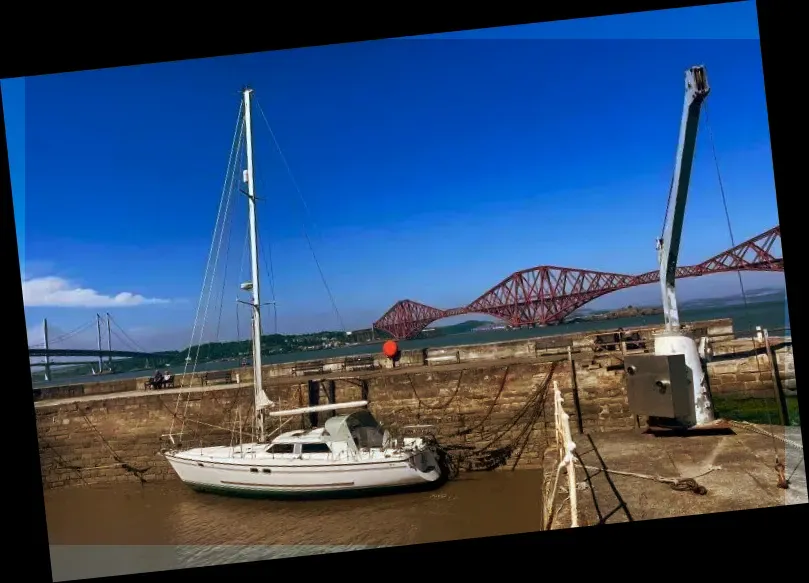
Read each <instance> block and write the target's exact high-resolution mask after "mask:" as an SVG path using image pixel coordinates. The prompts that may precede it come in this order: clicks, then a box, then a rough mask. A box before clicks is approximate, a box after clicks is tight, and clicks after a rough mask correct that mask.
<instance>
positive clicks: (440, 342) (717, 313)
mask: <svg viewBox="0 0 809 583" xmlns="http://www.w3.org/2000/svg"><path fill="white" fill-rule="evenodd" d="M680 318H681V320H683V321H686V322H688V321H692V322H693V321H700V320H714V319H717V318H733V322H734V327H735V328H736V330H737V331H738V333H739V334H741V335H746V336H747V335H749V333H747V334H744V333H743V332H742V331H743V330H744V329H752V328H754V327H755V326H761V327H763V328H768V329H770V330H772V333H773V334H774V335H778V334H783V331H782V329H783V328H788V327H789V316H788V314H787V311H786V304H784V303H781V302H766V303H764V302H762V303H752V304H749V305H748V307H747V308H745V307H744V306H723V307H718V308H708V309H701V310H691V311H686V310H684V311H683V312H682V313H681V315H680ZM662 321H663V316H662V315H656V316H648V317H644V318H619V319H616V320H607V321H602V322H578V323H574V324H564V325H561V326H550V327H547V328H525V329H517V330H491V331H488V332H470V333H467V334H455V335H452V336H443V337H441V338H428V339H422V340H405V341H402V342H399V346H400V347H401V349H402V350H411V349H419V348H429V347H439V346H452V345H462V344H484V343H486V342H503V341H507V340H519V339H521V338H532V337H541V336H550V335H558V334H571V333H576V332H586V331H591V330H606V329H615V328H618V327H622V328H632V327H636V326H648V325H652V324H660V323H662ZM381 351H382V343H381V342H380V343H378V344H364V345H362V346H346V347H342V348H335V349H331V350H312V351H307V352H298V353H291V354H279V355H273V356H269V357H267V356H265V357H263V358H262V362H263V363H264V364H273V363H278V362H293V361H296V360H318V359H322V358H333V357H339V356H349V355H352V354H363V353H365V354H368V353H373V352H381ZM238 366H239V363H238V362H209V363H199V364H197V370H198V371H206V370H221V369H228V368H238ZM161 368H162V367H161ZM152 372H154V371H153V370H148V371H136V372H129V373H122V374H117V375H104V377H103V378H104V380H105V381H107V380H115V379H127V378H135V377H142V376H148V375H149V374H151V373H152ZM172 372H173V373H175V374H180V373H182V372H183V367H173V368H172ZM90 380H97V377H92V376H82V377H75V378H60V379H57V380H56V381H53V382H50V383H46V382H38V383H35V384H34V386H36V387H47V386H55V385H61V384H66V383H70V382H88V381H90Z"/></svg>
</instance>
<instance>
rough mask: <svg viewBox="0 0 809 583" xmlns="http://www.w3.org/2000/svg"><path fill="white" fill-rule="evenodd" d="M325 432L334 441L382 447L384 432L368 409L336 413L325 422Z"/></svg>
mask: <svg viewBox="0 0 809 583" xmlns="http://www.w3.org/2000/svg"><path fill="white" fill-rule="evenodd" d="M325 429H326V433H328V434H329V438H330V439H332V440H335V441H349V442H352V441H353V442H354V443H355V444H356V445H357V447H360V448H364V447H382V445H383V443H384V441H385V434H384V431H383V430H382V427H381V426H380V425H379V422H378V421H377V420H376V419H375V418H374V416H373V415H371V413H370V412H369V411H368V410H365V409H364V410H361V411H355V412H353V413H351V414H350V415H337V416H335V417H332V418H331V419H328V420H327V421H326V423H325Z"/></svg>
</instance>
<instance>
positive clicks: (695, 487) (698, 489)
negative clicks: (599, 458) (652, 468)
mask: <svg viewBox="0 0 809 583" xmlns="http://www.w3.org/2000/svg"><path fill="white" fill-rule="evenodd" d="M575 463H576V464H577V465H579V466H581V467H582V468H585V469H587V470H592V471H595V472H607V473H608V474H615V475H618V476H627V477H631V478H641V479H643V480H651V481H653V482H659V483H661V484H669V485H670V486H671V489H672V490H677V491H680V492H684V491H691V492H693V493H694V494H699V495H700V496H704V495H705V494H707V493H708V489H707V488H705V487H704V486H700V485H699V484H698V483H697V481H696V478H701V477H702V476H705V475H707V474H710V473H711V472H713V471H716V470H721V469H722V466H711V467H710V468H708V469H707V470H706V471H704V472H702V473H701V474H697V475H696V476H693V477H691V478H667V477H664V476H653V475H651V474H638V473H635V472H622V471H619V470H609V469H606V468H600V467H596V466H588V465H585V464H582V463H581V462H580V461H578V460H576V462H575Z"/></svg>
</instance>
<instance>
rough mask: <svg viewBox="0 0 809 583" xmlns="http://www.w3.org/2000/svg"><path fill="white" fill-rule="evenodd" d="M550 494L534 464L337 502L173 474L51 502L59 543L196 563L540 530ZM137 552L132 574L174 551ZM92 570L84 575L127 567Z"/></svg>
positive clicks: (160, 564)
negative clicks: (261, 493)
mask: <svg viewBox="0 0 809 583" xmlns="http://www.w3.org/2000/svg"><path fill="white" fill-rule="evenodd" d="M541 492H542V473H541V472H539V471H530V470H520V471H516V472H511V471H498V472H485V473H483V472H481V473H473V474H463V475H462V476H461V477H460V478H458V479H457V480H455V481H453V482H450V483H448V484H446V485H445V486H444V487H443V488H441V489H439V490H436V491H432V492H422V493H408V494H393V495H388V496H381V497H372V498H362V499H356V500H337V501H333V500H332V501H329V500H318V501H303V500H299V501H274V500H251V499H240V498H229V497H224V496H217V495H213V494H200V493H196V492H193V491H192V490H190V489H188V488H187V487H186V486H184V485H183V484H182V483H180V482H173V481H172V482H165V483H153V484H146V485H145V486H143V487H141V486H140V485H138V484H122V485H115V486H106V487H76V488H65V489H59V490H48V491H46V492H45V509H46V513H47V520H48V534H49V538H50V543H51V545H84V546H85V547H84V548H85V549H93V547H92V545H105V546H107V547H110V548H112V546H115V545H126V546H127V548H129V549H133V548H135V549H138V548H143V546H144V545H146V546H154V545H168V546H169V547H171V549H172V550H171V555H172V556H171V561H174V565H173V566H175V567H182V566H186V567H190V566H203V565H210V564H218V563H222V562H230V561H234V560H251V559H256V558H268V557H269V556H289V555H295V554H310V553H312V552H326V551H328V550H332V551H333V550H342V549H352V548H353V549H358V548H367V547H378V546H387V545H406V544H414V543H425V542H436V541H444V540H456V539H461V538H469V537H480V536H494V535H500V534H513V533H520V532H530V531H536V530H539V529H540V525H541V520H542V510H541V504H542V500H541ZM222 545H227V546H225V547H222ZM237 546H238V548H236V547H237ZM319 546H328V547H331V549H319V550H318V547H319ZM268 547H273V549H275V550H276V552H275V553H273V552H272V551H273V549H268ZM268 551H269V552H268ZM118 552H121V551H120V549H119V551H118ZM131 554H132V552H131V551H130V555H131ZM136 555H137V556H136V557H135V558H132V557H130V559H129V563H130V566H129V567H128V569H127V570H128V572H132V571H133V570H134V571H145V570H153V569H163V568H170V567H171V566H172V565H167V564H166V557H165V556H162V557H156V556H155V554H154V553H151V554H148V553H147V554H144V553H143V552H137V553H136ZM164 555H165V553H164ZM92 556H97V557H98V560H99V561H103V560H105V557H106V559H109V558H110V556H111V555H109V554H106V553H103V552H101V553H98V552H96V553H95V555H93V554H92V552H91V553H90V556H89V557H88V558H85V559H84V560H85V561H90V562H92V561H93V560H95V559H92ZM150 557H151V558H150ZM54 558H55V559H56V557H54ZM76 561H77V558H76V557H73V558H72V559H69V560H68V559H65V561H64V562H65V563H68V562H76ZM112 562H113V563H116V562H119V563H120V561H112ZM77 564H78V563H77ZM56 567H57V564H56V561H55V564H54V569H56ZM65 568H67V567H65ZM82 568H83V569H85V570H84V571H82V572H81V573H78V574H77V575H76V576H81V575H82V574H86V575H87V576H90V574H91V573H92V572H93V569H94V568H95V569H97V570H99V569H100V570H101V571H104V570H105V569H113V571H114V572H117V571H115V569H120V568H121V567H120V565H119V566H115V565H107V567H104V566H103V565H101V563H98V564H97V565H96V567H93V565H84V566H83V567H82ZM88 569H89V571H88ZM106 572H107V573H110V574H111V571H109V570H107V571H106ZM98 574H103V573H98ZM54 575H57V573H54ZM59 578H60V579H62V578H66V577H64V576H63V577H59Z"/></svg>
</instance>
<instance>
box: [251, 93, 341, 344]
mask: <svg viewBox="0 0 809 583" xmlns="http://www.w3.org/2000/svg"><path fill="white" fill-rule="evenodd" d="M256 106H258V111H259V113H260V114H261V117H262V119H263V120H264V123H265V124H266V125H267V129H268V130H269V132H270V136H272V140H273V143H274V144H275V148H276V149H277V150H278V154H279V155H280V156H281V161H282V162H283V163H284V167H285V168H286V171H287V174H288V175H289V178H290V180H291V181H292V185H293V186H294V188H295V191H296V192H297V193H298V197H299V198H300V200H301V203H303V208H304V211H305V213H306V214H309V215H311V213H310V212H309V205H307V204H306V200H305V199H304V197H303V192H301V189H300V186H299V185H298V181H297V180H295V176H294V175H293V173H292V168H290V166H289V163H288V162H287V159H286V156H285V155H284V152H283V150H282V149H281V146H280V144H279V143H278V140H277V138H276V137H275V132H274V131H273V129H272V126H271V125H270V122H269V120H268V119H267V116H266V115H265V114H264V109H263V108H262V107H261V104H260V103H259V101H258V99H256ZM303 235H304V238H305V239H306V243H307V245H308V246H309V250H310V251H311V253H312V257H313V259H314V261H315V265H316V267H317V270H318V273H319V274H320V279H321V281H322V282H323V286H324V287H325V288H326V293H327V294H328V296H329V301H330V302H331V305H332V309H334V313H335V315H336V316H337V320H338V322H339V323H340V328H341V329H342V330H343V332H345V331H346V327H345V324H344V323H343V318H342V316H341V315H340V311H339V310H338V308H337V302H336V301H335V300H334V295H333V294H332V292H331V288H330V287H329V284H328V282H327V281H326V276H325V275H324V273H323V269H322V267H321V266H320V261H319V260H318V258H317V254H316V253H315V248H314V245H313V244H312V240H311V238H310V237H309V232H308V231H307V229H306V224H305V223H304V224H303Z"/></svg>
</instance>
